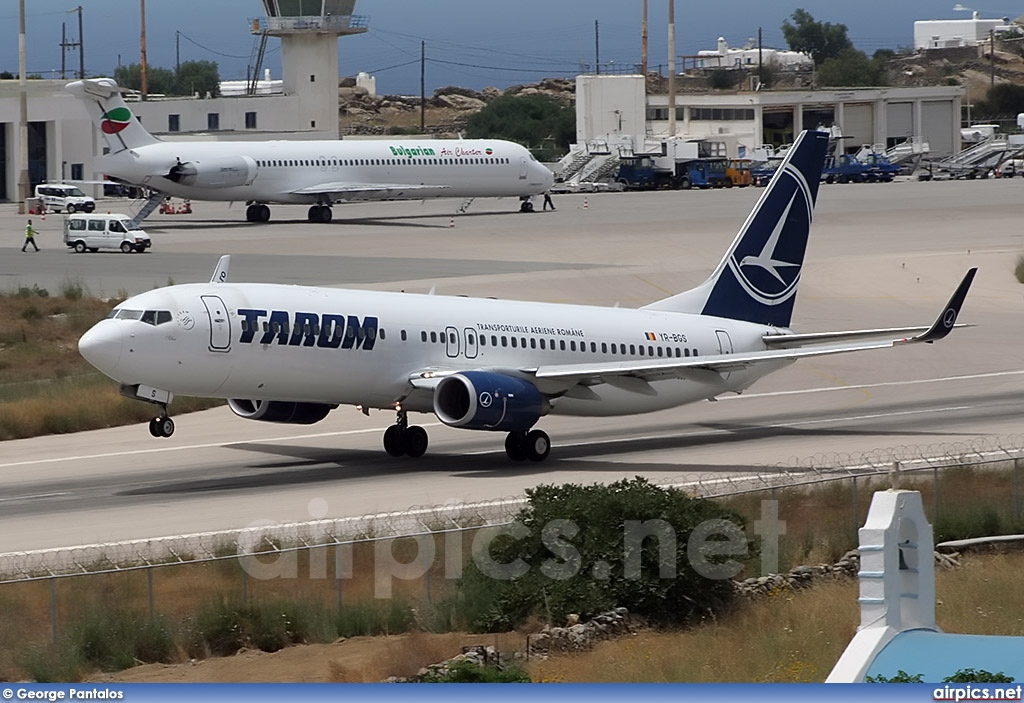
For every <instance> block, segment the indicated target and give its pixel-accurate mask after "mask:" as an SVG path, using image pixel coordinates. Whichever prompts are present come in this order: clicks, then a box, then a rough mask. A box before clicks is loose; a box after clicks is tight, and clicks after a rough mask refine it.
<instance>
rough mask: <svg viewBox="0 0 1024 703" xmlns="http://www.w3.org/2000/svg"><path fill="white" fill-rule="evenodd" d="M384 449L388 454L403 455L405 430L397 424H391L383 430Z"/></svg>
mask: <svg viewBox="0 0 1024 703" xmlns="http://www.w3.org/2000/svg"><path fill="white" fill-rule="evenodd" d="M384 451H386V452H387V453H388V455H389V456H395V457H397V456H403V455H404V454H405V430H403V429H402V428H401V427H399V426H398V425H392V426H391V427H389V428H387V429H386V430H384Z"/></svg>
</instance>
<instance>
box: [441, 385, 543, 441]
mask: <svg viewBox="0 0 1024 703" xmlns="http://www.w3.org/2000/svg"><path fill="white" fill-rule="evenodd" d="M548 410H549V405H548V401H547V399H546V398H545V397H544V396H542V395H541V393H540V391H538V390H537V387H536V386H534V385H533V384H532V383H530V382H528V381H524V380H522V379H519V378H515V377H513V376H506V375H504V374H500V373H492V372H489V371H464V372H462V373H457V374H454V375H452V376H446V377H444V378H442V379H441V381H440V383H438V384H437V388H436V389H435V390H434V414H435V415H437V417H438V419H439V420H440V421H441V422H443V423H444V424H446V425H450V426H451V427H463V428H465V429H468V430H501V431H505V432H522V431H526V430H528V429H530V428H531V427H533V426H534V424H536V422H537V420H539V419H540V417H541V416H542V415H544V414H546V413H547V411H548Z"/></svg>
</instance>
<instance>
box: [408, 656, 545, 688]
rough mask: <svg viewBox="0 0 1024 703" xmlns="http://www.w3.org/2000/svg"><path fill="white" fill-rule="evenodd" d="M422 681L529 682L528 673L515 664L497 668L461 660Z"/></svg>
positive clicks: (428, 675)
mask: <svg viewBox="0 0 1024 703" xmlns="http://www.w3.org/2000/svg"><path fill="white" fill-rule="evenodd" d="M423 683H531V681H530V675H529V674H527V673H526V672H525V671H523V670H522V669H520V668H519V667H517V666H512V667H506V668H504V669H498V668H495V667H493V666H479V665H477V664H474V663H473V662H468V661H461V662H456V663H455V664H452V665H451V666H450V667H448V671H446V672H444V673H437V672H434V673H430V674H427V675H426V676H425V677H424V678H423Z"/></svg>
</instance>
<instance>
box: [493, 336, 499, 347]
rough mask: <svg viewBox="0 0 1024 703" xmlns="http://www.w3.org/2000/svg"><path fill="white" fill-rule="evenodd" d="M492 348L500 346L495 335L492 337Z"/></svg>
mask: <svg viewBox="0 0 1024 703" xmlns="http://www.w3.org/2000/svg"><path fill="white" fill-rule="evenodd" d="M491 346H492V347H496V346H498V337H497V336H496V335H493V334H492V335H491Z"/></svg>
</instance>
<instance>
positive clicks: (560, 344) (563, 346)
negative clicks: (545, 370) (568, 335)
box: [558, 339, 565, 351]
mask: <svg viewBox="0 0 1024 703" xmlns="http://www.w3.org/2000/svg"><path fill="white" fill-rule="evenodd" d="M558 346H559V348H560V349H561V350H562V351H565V340H564V339H560V340H558Z"/></svg>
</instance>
